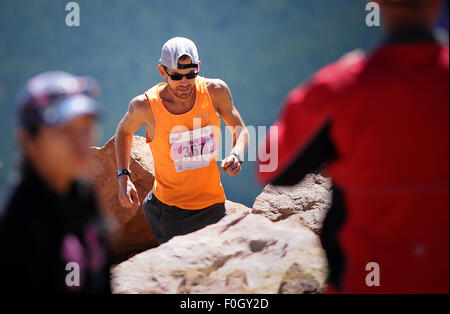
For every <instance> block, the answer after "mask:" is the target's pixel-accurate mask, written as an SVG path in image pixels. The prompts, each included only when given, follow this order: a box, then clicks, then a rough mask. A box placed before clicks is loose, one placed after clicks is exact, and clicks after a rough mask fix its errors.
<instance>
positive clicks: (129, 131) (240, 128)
mask: <svg viewBox="0 0 450 314" xmlns="http://www.w3.org/2000/svg"><path fill="white" fill-rule="evenodd" d="M179 63H181V64H189V63H191V60H190V58H188V59H187V60H183V61H182V60H180V61H179ZM158 71H159V72H160V74H161V76H162V77H163V78H164V79H166V81H167V85H165V86H162V87H161V89H160V91H159V92H160V95H161V98H162V100H163V104H164V106H165V107H166V109H167V110H168V111H169V112H171V113H172V114H182V113H185V112H187V111H189V110H190V109H191V108H192V107H193V105H194V103H195V93H194V92H193V91H194V90H195V89H194V88H195V86H194V84H195V79H190V80H189V79H187V78H186V77H183V79H182V80H180V81H173V80H171V79H170V77H169V76H168V75H167V73H166V72H165V70H164V68H163V67H162V66H161V65H159V66H158ZM191 71H192V69H170V68H168V69H167V72H168V73H169V74H175V73H178V74H187V73H189V72H191ZM206 82H207V87H208V92H209V94H210V97H211V100H212V103H213V106H214V108H215V110H216V111H217V112H218V113H219V114H220V115H221V116H222V118H223V119H224V121H225V123H226V124H227V126H228V127H229V128H230V130H231V131H232V134H233V148H232V151H231V152H232V153H238V154H240V155H244V154H245V152H246V150H247V146H248V132H247V129H246V128H245V124H244V121H243V120H242V118H241V116H240V114H239V112H238V111H237V109H236V108H235V107H234V105H233V99H232V96H231V92H230V90H229V88H228V86H227V84H226V83H225V82H224V81H222V80H220V79H206ZM143 124H145V126H146V131H147V134H148V136H149V138H150V140H152V139H153V138H154V135H155V118H154V116H153V112H152V110H151V107H150V105H149V103H148V100H147V97H146V96H145V94H141V95H139V96H136V97H135V98H133V99H132V100H131V102H130V104H129V106H128V111H127V113H126V114H125V116H124V117H123V119H122V120H121V121H120V123H119V125H118V127H117V131H116V137H115V138H116V140H115V148H116V160H117V168H118V169H124V168H129V164H130V153H131V146H132V142H133V134H134V133H135V132H136V131H137V130H138V129H139V128H140V127H141V126H142V125H143ZM220 168H221V170H222V173H225V172H226V173H228V174H229V175H230V176H235V175H237V174H239V173H240V172H241V162H239V160H238V158H237V157H236V156H234V155H231V154H230V156H228V157H226V158H225V159H223V160H222V163H221V166H220ZM119 201H120V203H121V205H122V206H124V207H127V208H131V207H134V206H139V205H140V202H139V196H138V194H137V191H136V188H135V186H134V184H133V183H132V182H131V180H130V179H129V177H128V176H127V175H123V176H121V177H120V178H119Z"/></svg>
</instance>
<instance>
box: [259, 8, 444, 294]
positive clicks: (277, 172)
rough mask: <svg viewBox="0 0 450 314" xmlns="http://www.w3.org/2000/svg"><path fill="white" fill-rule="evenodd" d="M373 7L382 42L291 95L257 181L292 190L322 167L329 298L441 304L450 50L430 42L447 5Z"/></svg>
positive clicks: (320, 74) (266, 149)
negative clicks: (329, 191)
mask: <svg viewBox="0 0 450 314" xmlns="http://www.w3.org/2000/svg"><path fill="white" fill-rule="evenodd" d="M376 2H377V3H378V4H379V5H380V8H381V12H382V13H383V15H384V28H385V30H386V39H385V41H384V43H383V44H382V45H381V46H380V47H379V48H378V49H376V50H375V51H374V52H372V53H371V54H369V55H368V56H364V55H362V54H361V53H350V54H348V55H346V56H344V57H343V58H342V59H341V60H339V61H337V62H335V63H333V64H331V65H329V66H326V67H325V68H323V69H321V70H320V71H319V72H317V73H316V74H315V75H314V76H313V77H312V78H311V79H310V80H309V82H307V83H305V84H302V85H300V86H299V87H297V88H296V89H294V90H293V91H292V92H291V93H290V94H289V96H288V97H287V100H286V103H285V105H284V107H283V110H282V114H281V116H280V118H279V119H278V120H277V122H276V123H275V126H277V127H278V129H277V130H278V132H275V130H272V131H269V133H268V135H267V137H266V139H265V145H264V146H263V145H261V147H260V149H261V151H260V156H263V155H262V153H265V154H269V155H270V158H269V159H268V160H265V161H262V160H261V159H260V160H259V161H258V163H257V177H258V179H259V182H261V183H269V182H271V183H273V184H275V185H294V184H296V183H297V182H299V181H300V180H301V179H302V178H303V177H304V176H305V175H306V174H307V173H310V172H314V171H315V170H317V169H318V168H319V167H320V165H322V164H323V163H325V166H326V167H325V172H326V173H328V174H329V175H330V176H331V178H332V181H333V186H334V190H333V202H332V206H331V208H330V209H329V212H328V215H327V217H326V219H325V221H324V225H323V231H322V234H321V240H322V244H323V247H324V249H325V251H326V254H327V258H328V263H329V270H330V273H329V278H328V292H338V293H339V292H342V293H417V292H418V293H432V292H437V293H448V291H449V67H448V61H449V50H448V46H443V45H442V44H440V43H439V42H438V41H437V40H436V39H435V38H434V37H433V34H432V25H433V23H434V20H435V17H436V16H437V14H438V12H439V10H440V8H441V5H442V1H440V0H397V1H394V0H378V1H376ZM270 142H274V143H277V144H278V151H275V150H273V151H272V152H270V145H269V143H270ZM272 145H273V144H272ZM271 162H272V163H273V164H276V165H277V167H276V169H270V171H268V170H267V169H266V170H265V169H264V167H267V166H268V165H269V164H270V163H271ZM375 263H376V264H375ZM377 265H378V266H377ZM377 270H378V272H377ZM373 271H375V272H373Z"/></svg>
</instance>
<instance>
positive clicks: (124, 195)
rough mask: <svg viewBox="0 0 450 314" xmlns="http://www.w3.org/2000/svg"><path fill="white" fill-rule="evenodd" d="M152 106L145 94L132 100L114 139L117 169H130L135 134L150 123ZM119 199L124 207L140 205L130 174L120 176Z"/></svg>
mask: <svg viewBox="0 0 450 314" xmlns="http://www.w3.org/2000/svg"><path fill="white" fill-rule="evenodd" d="M149 111H150V106H149V105H148V100H147V97H146V96H145V94H142V95H139V96H137V97H135V98H133V99H132V100H131V101H130V104H129V106H128V111H127V113H126V114H125V116H124V117H123V118H122V120H121V121H120V123H119V125H118V127H117V130H116V136H115V141H114V146H115V150H116V163H117V170H120V169H125V168H127V169H129V167H130V154H131V146H132V144H133V135H134V133H135V132H136V131H137V130H139V128H140V127H141V126H142V125H143V124H144V123H148V121H149V119H148V115H149ZM119 201H120V204H121V205H122V206H123V207H127V208H130V207H134V206H139V205H140V202H139V196H138V194H137V191H136V188H135V186H134V184H133V183H132V182H131V180H130V178H129V177H128V175H122V176H120V178H119Z"/></svg>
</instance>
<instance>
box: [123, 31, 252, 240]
mask: <svg viewBox="0 0 450 314" xmlns="http://www.w3.org/2000/svg"><path fill="white" fill-rule="evenodd" d="M157 69H158V72H159V73H160V75H161V77H162V78H163V79H164V80H165V82H164V83H159V84H157V85H155V86H153V87H152V88H150V89H149V90H147V91H146V92H145V93H143V94H141V95H138V96H136V97H135V98H133V99H132V100H131V102H130V104H129V106H128V111H127V113H126V114H125V116H124V117H123V119H122V121H120V123H119V125H118V127H117V131H116V140H115V147H116V161H117V169H118V173H117V178H118V181H119V201H120V203H121V204H122V206H123V207H125V208H130V207H132V206H139V205H140V203H139V197H138V195H137V191H136V188H135V186H134V184H133V182H131V179H130V175H131V171H130V170H129V165H130V153H131V145H132V142H133V134H134V132H136V131H137V130H138V129H139V128H140V127H141V126H142V125H144V124H145V128H146V139H147V143H148V144H149V146H150V149H151V151H152V156H153V159H154V162H155V183H154V185H153V188H152V189H151V190H150V192H149V193H148V195H147V197H146V198H145V200H144V202H143V204H142V210H143V212H144V215H145V218H146V219H147V221H148V223H149V225H150V226H151V228H152V231H153V233H154V234H155V236H156V238H157V240H158V243H160V244H161V243H164V242H167V241H169V240H170V239H171V238H172V237H174V236H177V235H183V234H187V233H190V232H194V231H196V230H199V229H201V228H203V227H205V226H207V225H210V224H213V223H216V222H218V221H219V220H220V219H221V218H222V217H224V216H225V214H226V212H225V200H226V196H225V192H224V189H223V186H222V183H221V181H220V174H221V173H220V171H219V168H218V166H217V155H218V149H219V144H220V125H221V118H223V119H224V121H225V123H226V124H227V126H228V127H229V129H230V130H231V132H232V134H233V144H232V145H233V147H232V150H231V153H230V155H229V156H227V157H225V158H224V159H223V160H222V162H221V165H220V168H221V170H222V173H227V174H229V175H230V176H236V175H238V174H239V173H240V172H241V169H242V168H241V164H242V162H243V161H244V155H245V152H246V150H247V145H248V132H247V129H246V128H245V124H244V121H243V120H242V118H241V116H240V114H239V112H238V110H237V109H236V107H235V106H234V104H233V100H232V97H231V92H230V90H229V88H228V86H227V84H226V83H225V82H223V81H222V80H220V79H211V78H205V77H201V76H199V75H198V74H199V70H200V60H199V57H198V51H197V47H196V46H195V44H194V42H192V41H191V40H190V39H187V38H184V37H175V38H172V39H170V40H168V41H167V42H166V43H165V44H164V45H163V48H162V51H161V60H160V64H159V65H158V68H157Z"/></svg>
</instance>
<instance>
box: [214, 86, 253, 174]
mask: <svg viewBox="0 0 450 314" xmlns="http://www.w3.org/2000/svg"><path fill="white" fill-rule="evenodd" d="M210 95H211V100H212V101H213V103H214V106H215V108H216V110H217V111H218V112H219V114H220V115H221V116H222V118H223V120H224V121H225V123H226V124H227V126H228V128H229V129H230V131H231V133H232V134H233V147H232V149H231V154H230V156H228V157H226V158H225V159H223V160H222V163H221V165H220V167H221V169H222V172H227V173H228V174H229V175H231V176H235V175H237V174H238V173H239V172H240V171H241V162H239V159H238V157H236V156H235V155H233V153H236V154H237V155H239V156H245V152H246V151H247V147H248V141H249V135H248V131H247V128H246V126H245V123H244V121H243V120H242V117H241V115H240V114H239V111H238V110H237V109H236V107H235V106H234V105H233V98H232V96H231V92H230V89H229V88H228V86H227V84H226V83H225V82H224V81H222V80H219V79H216V80H211V84H210Z"/></svg>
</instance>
